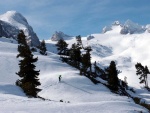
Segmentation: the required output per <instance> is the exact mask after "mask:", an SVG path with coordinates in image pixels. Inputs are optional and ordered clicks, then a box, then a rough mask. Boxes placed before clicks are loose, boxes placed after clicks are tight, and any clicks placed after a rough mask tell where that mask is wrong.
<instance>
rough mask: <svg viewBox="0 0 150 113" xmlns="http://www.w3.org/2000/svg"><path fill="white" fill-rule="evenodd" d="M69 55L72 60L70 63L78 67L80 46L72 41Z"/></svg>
mask: <svg viewBox="0 0 150 113" xmlns="http://www.w3.org/2000/svg"><path fill="white" fill-rule="evenodd" d="M69 56H70V58H71V60H72V63H73V65H74V66H75V67H78V68H80V62H81V51H80V48H79V47H78V46H77V45H76V44H75V43H74V44H72V47H71V49H70V53H69Z"/></svg>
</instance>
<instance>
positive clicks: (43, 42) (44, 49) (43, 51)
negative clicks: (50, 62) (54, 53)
mask: <svg viewBox="0 0 150 113" xmlns="http://www.w3.org/2000/svg"><path fill="white" fill-rule="evenodd" d="M46 51H47V49H46V45H45V41H44V40H42V42H41V45H40V53H41V54H42V55H47V53H46Z"/></svg>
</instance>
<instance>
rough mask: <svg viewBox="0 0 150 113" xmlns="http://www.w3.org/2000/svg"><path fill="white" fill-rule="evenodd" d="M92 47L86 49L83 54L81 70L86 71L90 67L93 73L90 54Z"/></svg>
mask: <svg viewBox="0 0 150 113" xmlns="http://www.w3.org/2000/svg"><path fill="white" fill-rule="evenodd" d="M90 51H91V48H90V47H89V49H86V53H85V54H83V55H82V57H81V61H82V69H81V71H82V72H83V73H85V72H86V71H87V69H88V68H89V69H90V73H91V54H90Z"/></svg>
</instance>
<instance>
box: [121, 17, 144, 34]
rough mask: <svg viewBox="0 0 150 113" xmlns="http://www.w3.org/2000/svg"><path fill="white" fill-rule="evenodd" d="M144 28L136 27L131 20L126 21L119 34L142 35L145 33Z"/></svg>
mask: <svg viewBox="0 0 150 113" xmlns="http://www.w3.org/2000/svg"><path fill="white" fill-rule="evenodd" d="M145 30H146V28H145V27H143V26H141V25H138V24H136V23H134V22H132V21H131V20H127V21H126V22H125V24H124V25H123V27H122V29H121V31H120V33H121V34H128V33H129V34H134V33H143V32H145Z"/></svg>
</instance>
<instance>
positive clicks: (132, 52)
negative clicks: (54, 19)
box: [0, 28, 150, 113]
mask: <svg viewBox="0 0 150 113" xmlns="http://www.w3.org/2000/svg"><path fill="white" fill-rule="evenodd" d="M116 29H119V28H116ZM93 36H94V37H95V38H93V39H91V40H88V41H87V39H86V37H83V38H82V40H83V45H84V46H86V45H91V47H92V49H93V51H92V62H94V61H97V62H98V63H99V65H101V66H108V65H109V63H110V61H111V60H115V61H116V62H117V66H118V69H120V70H121V71H122V73H121V74H120V75H119V78H120V79H123V78H124V76H127V81H128V84H129V85H130V86H131V87H133V88H135V90H136V94H134V95H136V96H139V97H142V98H143V99H144V101H147V102H150V101H149V97H150V93H149V92H148V91H146V90H144V89H143V88H142V86H143V85H141V84H139V80H138V77H137V76H136V74H135V68H134V65H135V63H136V62H141V63H142V64H144V65H148V67H150V64H148V62H149V59H148V58H149V56H150V53H149V50H150V47H149V43H148V42H149V40H150V39H149V36H150V34H148V33H143V34H136V35H120V34H119V33H118V32H117V31H115V30H114V31H109V32H107V33H105V34H93ZM66 41H67V43H69V46H71V44H73V43H75V39H73V38H71V39H70V40H66ZM46 42H47V49H48V55H47V56H42V55H40V54H39V53H34V55H35V57H38V59H39V60H38V62H37V63H36V66H37V68H36V69H37V70H40V76H39V78H40V82H41V84H42V85H41V86H40V88H41V89H42V91H41V92H40V93H39V96H41V97H44V98H47V99H50V100H51V101H48V100H45V101H43V100H41V99H34V98H27V97H26V96H25V95H24V93H23V92H22V90H21V89H20V88H19V87H17V86H16V85H15V81H16V80H17V79H18V76H17V75H16V74H15V73H16V72H17V71H18V70H19V66H18V60H19V59H17V58H16V55H17V53H18V52H17V46H18V45H17V44H16V42H15V41H14V40H12V39H6V38H0V63H1V65H0V73H1V74H0V113H139V112H140V111H142V112H143V113H148V112H149V111H148V110H147V109H145V108H144V107H141V106H140V105H137V104H135V103H134V101H133V100H132V99H131V98H128V97H126V96H119V95H117V94H114V93H112V92H110V90H109V89H108V88H107V87H105V86H103V85H102V84H97V85H94V84H93V83H92V82H91V81H90V80H89V79H88V78H86V77H84V76H80V75H79V71H78V70H77V69H75V68H73V67H70V66H69V65H67V64H66V63H63V62H62V61H60V60H59V56H58V55H57V54H56V48H55V46H54V44H55V43H56V42H53V41H51V40H48V41H46ZM59 75H62V81H61V82H60V83H59V82H58V76H59ZM149 80H150V79H149ZM60 100H63V102H60Z"/></svg>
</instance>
